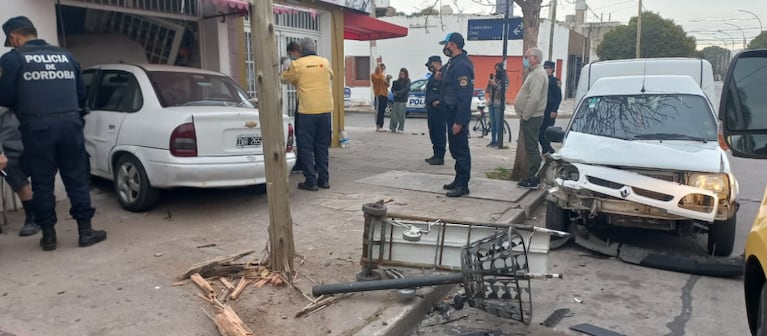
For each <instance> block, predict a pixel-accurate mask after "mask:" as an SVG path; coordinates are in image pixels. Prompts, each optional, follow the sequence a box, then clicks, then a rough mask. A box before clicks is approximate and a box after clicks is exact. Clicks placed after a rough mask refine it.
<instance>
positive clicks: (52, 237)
mask: <svg viewBox="0 0 767 336" xmlns="http://www.w3.org/2000/svg"><path fill="white" fill-rule="evenodd" d="M42 230H43V238H41V239H40V247H42V248H43V251H53V250H55V249H56V229H55V228H54V227H53V225H51V226H43V227H42Z"/></svg>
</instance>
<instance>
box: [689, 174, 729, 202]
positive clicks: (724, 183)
mask: <svg viewBox="0 0 767 336" xmlns="http://www.w3.org/2000/svg"><path fill="white" fill-rule="evenodd" d="M687 181H688V182H687V184H689V185H690V186H693V187H696V188H701V189H704V190H708V191H711V192H713V193H716V195H717V197H718V198H719V199H720V200H725V199H727V197H729V196H730V179H729V178H728V177H727V175H725V174H691V175H690V178H689V179H688V180H687Z"/></svg>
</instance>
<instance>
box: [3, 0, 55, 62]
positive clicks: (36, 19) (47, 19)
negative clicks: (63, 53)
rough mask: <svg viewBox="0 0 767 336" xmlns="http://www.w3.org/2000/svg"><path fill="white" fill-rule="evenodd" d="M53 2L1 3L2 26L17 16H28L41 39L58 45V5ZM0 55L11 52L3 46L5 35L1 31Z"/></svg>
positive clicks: (10, 0)
mask: <svg viewBox="0 0 767 336" xmlns="http://www.w3.org/2000/svg"><path fill="white" fill-rule="evenodd" d="M55 3H56V2H55V1H51V0H2V1H0V24H2V23H5V21H7V20H8V19H10V18H12V17H15V16H26V17H28V18H29V19H30V20H32V23H33V24H34V25H35V28H37V33H38V35H39V36H40V38H42V39H44V40H46V41H48V43H50V44H54V45H58V44H59V39H58V37H57V36H56V5H55ZM0 35H2V39H0V54H5V53H6V52H8V51H10V49H9V48H5V47H4V46H3V44H4V42H5V34H3V33H2V31H0Z"/></svg>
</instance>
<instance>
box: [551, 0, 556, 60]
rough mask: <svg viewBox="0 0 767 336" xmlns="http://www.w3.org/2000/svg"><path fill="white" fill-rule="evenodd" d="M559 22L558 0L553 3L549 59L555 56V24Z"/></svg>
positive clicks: (553, 0)
mask: <svg viewBox="0 0 767 336" xmlns="http://www.w3.org/2000/svg"><path fill="white" fill-rule="evenodd" d="M556 22H557V0H552V3H551V31H550V34H549V61H551V59H552V58H554V25H555V24H556Z"/></svg>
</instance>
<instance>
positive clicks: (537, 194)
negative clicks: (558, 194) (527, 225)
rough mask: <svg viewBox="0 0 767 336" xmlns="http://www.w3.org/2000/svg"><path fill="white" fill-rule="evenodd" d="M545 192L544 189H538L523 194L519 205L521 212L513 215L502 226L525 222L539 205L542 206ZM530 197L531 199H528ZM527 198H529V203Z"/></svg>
mask: <svg viewBox="0 0 767 336" xmlns="http://www.w3.org/2000/svg"><path fill="white" fill-rule="evenodd" d="M546 194H547V192H546V190H544V189H538V190H533V191H530V192H528V193H527V194H525V196H524V197H522V202H521V204H520V207H521V208H522V211H520V212H519V213H517V214H515V215H514V216H512V217H511V218H509V219H508V220H505V221H503V222H504V224H522V223H524V222H525V220H527V219H528V218H529V217H530V216H532V215H533V213H535V211H536V210H537V209H538V207H539V206H541V204H543V201H545V200H546ZM530 197H532V198H530ZM528 198H530V200H529V201H527V200H528Z"/></svg>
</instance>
